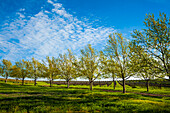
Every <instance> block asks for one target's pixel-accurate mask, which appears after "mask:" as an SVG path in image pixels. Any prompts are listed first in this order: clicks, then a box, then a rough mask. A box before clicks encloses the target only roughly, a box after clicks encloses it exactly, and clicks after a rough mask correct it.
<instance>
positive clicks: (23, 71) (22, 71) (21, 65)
mask: <svg viewBox="0 0 170 113" xmlns="http://www.w3.org/2000/svg"><path fill="white" fill-rule="evenodd" d="M16 66H17V68H18V75H19V77H21V78H22V85H24V80H25V78H26V77H27V76H28V75H29V74H30V70H29V61H25V60H24V59H23V60H22V61H19V62H16Z"/></svg>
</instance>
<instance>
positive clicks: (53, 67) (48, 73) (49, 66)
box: [41, 56, 60, 87]
mask: <svg viewBox="0 0 170 113" xmlns="http://www.w3.org/2000/svg"><path fill="white" fill-rule="evenodd" d="M46 61H47V62H45V61H43V63H44V65H43V64H42V65H41V67H42V73H43V74H44V76H45V77H47V78H48V79H49V80H50V87H51V86H52V84H53V80H54V78H56V77H57V75H58V74H60V72H59V69H58V64H57V60H56V59H55V58H54V57H52V59H50V58H49V57H48V56H47V57H46Z"/></svg>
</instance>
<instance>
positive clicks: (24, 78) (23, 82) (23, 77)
mask: <svg viewBox="0 0 170 113" xmlns="http://www.w3.org/2000/svg"><path fill="white" fill-rule="evenodd" d="M24 79H25V77H22V85H24Z"/></svg>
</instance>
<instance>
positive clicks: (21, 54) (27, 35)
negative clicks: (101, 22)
mask: <svg viewBox="0 0 170 113" xmlns="http://www.w3.org/2000/svg"><path fill="white" fill-rule="evenodd" d="M48 3H50V4H52V5H53V6H54V8H53V9H52V10H51V11H46V10H45V11H44V10H42V11H40V12H39V13H38V14H36V15H34V16H32V17H30V19H27V18H26V16H25V15H24V14H22V13H21V12H20V13H19V12H17V13H16V14H17V15H19V16H18V18H17V19H16V20H14V21H13V22H10V23H9V24H4V26H5V27H4V28H3V30H2V31H0V50H1V51H2V52H1V54H0V56H1V57H2V58H1V59H9V60H12V61H17V60H19V59H22V58H24V59H30V58H31V57H35V58H36V59H44V58H45V57H46V56H54V57H57V56H58V54H60V53H61V54H62V53H65V52H67V49H71V50H72V51H74V52H78V51H79V50H80V49H83V48H84V47H85V46H86V45H87V44H89V43H90V44H92V45H93V46H96V47H98V46H100V47H101V45H104V44H105V42H106V39H107V37H108V35H109V34H110V33H113V32H114V31H115V30H114V29H113V28H108V27H103V26H101V27H95V28H94V27H92V25H91V24H89V23H86V22H84V21H81V20H78V19H77V18H76V17H73V15H71V14H69V13H68V12H67V11H66V10H65V8H64V7H63V6H62V4H60V3H56V2H55V3H54V2H53V1H51V0H48ZM21 10H22V11H24V10H25V9H24V10H23V9H21Z"/></svg>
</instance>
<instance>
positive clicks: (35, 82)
mask: <svg viewBox="0 0 170 113" xmlns="http://www.w3.org/2000/svg"><path fill="white" fill-rule="evenodd" d="M36 85H37V78H35V79H34V86H36Z"/></svg>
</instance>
